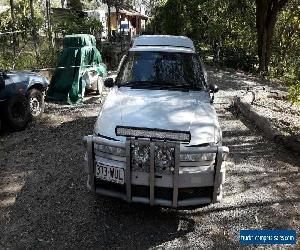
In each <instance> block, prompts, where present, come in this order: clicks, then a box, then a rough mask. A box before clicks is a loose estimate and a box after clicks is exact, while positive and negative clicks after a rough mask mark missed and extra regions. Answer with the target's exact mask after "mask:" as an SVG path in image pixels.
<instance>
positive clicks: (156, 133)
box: [115, 126, 191, 142]
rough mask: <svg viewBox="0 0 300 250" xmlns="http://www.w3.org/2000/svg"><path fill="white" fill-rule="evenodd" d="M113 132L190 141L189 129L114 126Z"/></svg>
mask: <svg viewBox="0 0 300 250" xmlns="http://www.w3.org/2000/svg"><path fill="white" fill-rule="evenodd" d="M115 132H116V135H117V136H125V137H134V138H149V139H156V140H165V141H181V142H190V140H191V133H190V132H189V131H176V130H165V129H154V128H140V127H124V126H116V131H115Z"/></svg>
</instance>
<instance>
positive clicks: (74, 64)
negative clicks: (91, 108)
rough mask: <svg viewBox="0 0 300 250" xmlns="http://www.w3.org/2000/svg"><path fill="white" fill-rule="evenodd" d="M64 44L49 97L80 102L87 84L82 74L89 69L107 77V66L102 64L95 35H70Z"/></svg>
mask: <svg viewBox="0 0 300 250" xmlns="http://www.w3.org/2000/svg"><path fill="white" fill-rule="evenodd" d="M63 44H64V50H63V52H62V54H61V55H60V57H59V61H58V65H57V68H56V70H55V73H54V75H53V77H52V79H51V83H50V86H49V90H48V92H47V97H48V99H52V100H56V101H67V102H68V103H69V104H76V103H80V102H81V101H82V99H83V97H84V93H85V85H86V83H85V81H84V79H83V77H82V76H83V75H84V74H85V73H86V72H87V71H90V70H94V71H96V72H97V74H98V75H99V76H101V77H103V78H105V77H106V74H107V70H106V66H105V65H104V64H102V58H101V54H100V52H99V50H98V49H97V48H96V39H95V37H94V36H92V35H87V34H77V35H68V36H66V37H65V39H64V43H63Z"/></svg>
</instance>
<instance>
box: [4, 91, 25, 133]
mask: <svg viewBox="0 0 300 250" xmlns="http://www.w3.org/2000/svg"><path fill="white" fill-rule="evenodd" d="M29 119H30V109H29V104H28V100H27V98H26V97H25V96H13V97H12V98H10V99H9V100H8V102H7V105H6V107H5V108H4V121H5V122H6V123H7V125H8V127H9V129H11V130H13V131H20V130H23V129H25V127H26V126H27V124H28V122H29Z"/></svg>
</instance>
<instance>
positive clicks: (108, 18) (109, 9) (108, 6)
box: [102, 0, 114, 41]
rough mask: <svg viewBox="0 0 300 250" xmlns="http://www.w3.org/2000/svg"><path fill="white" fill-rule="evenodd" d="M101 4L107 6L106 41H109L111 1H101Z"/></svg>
mask: <svg viewBox="0 0 300 250" xmlns="http://www.w3.org/2000/svg"><path fill="white" fill-rule="evenodd" d="M102 2H103V3H105V4H107V9H108V13H107V14H108V16H107V26H108V27H107V29H108V30H107V35H108V40H109V41H110V40H111V7H112V5H113V2H114V1H113V0H102Z"/></svg>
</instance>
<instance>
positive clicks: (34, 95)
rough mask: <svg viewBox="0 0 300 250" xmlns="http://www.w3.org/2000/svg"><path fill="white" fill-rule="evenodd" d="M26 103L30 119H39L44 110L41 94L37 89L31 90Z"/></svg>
mask: <svg viewBox="0 0 300 250" xmlns="http://www.w3.org/2000/svg"><path fill="white" fill-rule="evenodd" d="M28 101H29V108H30V114H31V118H33V119H38V118H40V117H41V116H42V114H43V112H44V109H45V100H44V95H43V93H42V92H41V91H39V90H37V89H31V90H30V91H29V94H28Z"/></svg>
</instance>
